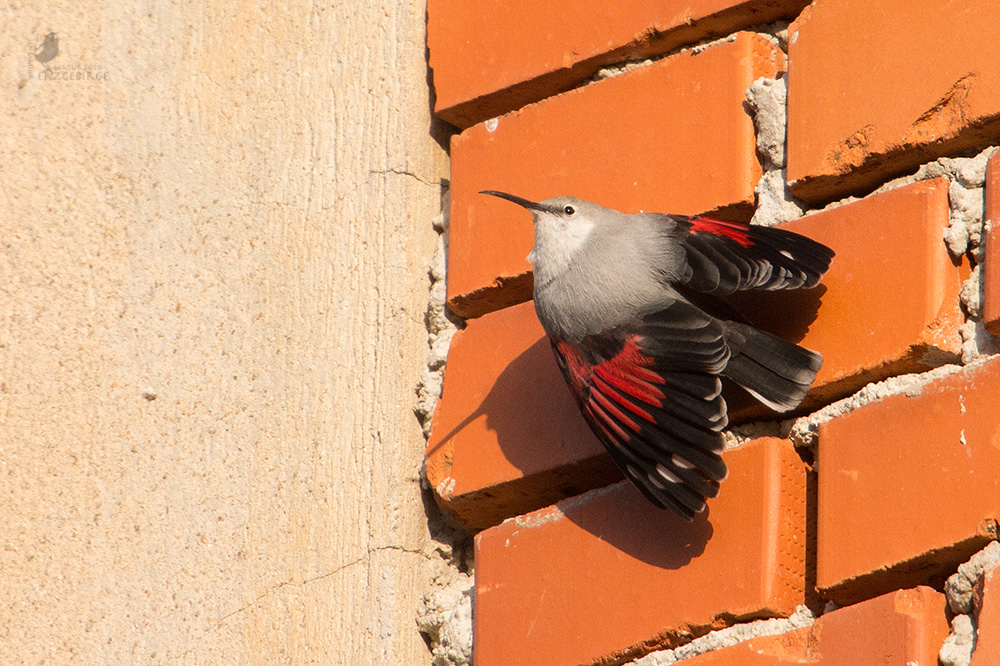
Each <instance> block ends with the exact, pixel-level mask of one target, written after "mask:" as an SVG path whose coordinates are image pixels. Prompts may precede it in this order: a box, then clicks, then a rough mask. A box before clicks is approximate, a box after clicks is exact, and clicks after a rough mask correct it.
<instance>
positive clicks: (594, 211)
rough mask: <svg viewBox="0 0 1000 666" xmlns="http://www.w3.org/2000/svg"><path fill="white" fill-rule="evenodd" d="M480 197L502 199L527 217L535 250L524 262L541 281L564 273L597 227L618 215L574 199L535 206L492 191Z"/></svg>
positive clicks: (587, 202) (593, 204)
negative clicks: (530, 223) (515, 206)
mask: <svg viewBox="0 0 1000 666" xmlns="http://www.w3.org/2000/svg"><path fill="white" fill-rule="evenodd" d="M480 194H490V195H492V196H495V197H500V198H501V199H506V200H507V201H511V202H513V203H516V204H517V205H519V206H523V207H524V208H526V209H527V210H528V212H530V213H531V217H532V218H533V219H534V223H535V247H534V249H532V251H531V254H529V255H528V261H530V262H531V263H533V264H534V265H535V274H536V277H542V278H543V280H544V279H551V278H553V277H555V276H557V275H558V274H559V273H561V272H562V271H563V270H565V269H566V268H567V267H568V266H569V264H570V262H572V260H573V258H574V257H575V256H576V255H577V253H578V252H580V250H581V249H583V247H584V246H585V244H586V242H587V239H588V238H589V237H590V235H591V234H592V233H593V231H594V230H595V229H596V228H597V227H598V226H600V225H601V224H605V223H607V222H610V221H612V220H614V219H616V218H618V217H620V216H621V215H622V214H621V213H619V212H618V211H615V210H611V209H609V208H605V207H604V206H598V205H597V204H595V203H591V202H590V201H585V200H583V199H578V198H576V197H569V196H560V197H552V198H551V199H546V200H545V201H540V202H535V201H529V200H528V199H524V198H522V197H519V196H515V195H513V194H507V193H506V192H497V191H496V190H482V191H481V192H480Z"/></svg>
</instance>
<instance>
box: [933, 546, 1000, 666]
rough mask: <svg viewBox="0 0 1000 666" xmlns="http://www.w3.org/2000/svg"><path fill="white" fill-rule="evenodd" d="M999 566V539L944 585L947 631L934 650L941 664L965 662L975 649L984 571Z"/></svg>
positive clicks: (965, 664)
mask: <svg viewBox="0 0 1000 666" xmlns="http://www.w3.org/2000/svg"><path fill="white" fill-rule="evenodd" d="M997 567H1000V543H997V542H996V541H992V542H990V544H989V545H987V546H986V547H985V548H984V549H983V550H981V551H979V552H978V553H976V554H975V555H973V556H972V558H970V559H969V561H968V562H966V563H965V564H962V565H961V566H959V567H958V571H957V572H956V573H955V574H953V575H952V576H951V577H949V578H948V581H947V582H946V583H945V585H944V594H945V598H946V599H947V600H948V608H949V610H950V611H951V612H952V613H953V614H954V616H953V617H952V619H951V632H950V633H949V635H948V637H947V638H946V639H945V640H944V643H943V644H942V646H941V650H940V652H939V653H938V660H939V662H940V664H941V666H969V662H970V660H971V659H972V655H973V653H974V652H975V649H976V638H977V636H976V631H977V629H978V626H979V613H980V611H981V610H982V604H983V583H984V577H985V575H986V573H987V572H988V571H990V570H992V569H996V568H997Z"/></svg>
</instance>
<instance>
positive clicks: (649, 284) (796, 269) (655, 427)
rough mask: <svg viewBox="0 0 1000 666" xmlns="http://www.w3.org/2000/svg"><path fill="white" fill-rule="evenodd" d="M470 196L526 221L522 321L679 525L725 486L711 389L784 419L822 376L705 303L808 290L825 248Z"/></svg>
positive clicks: (717, 408) (669, 219)
mask: <svg viewBox="0 0 1000 666" xmlns="http://www.w3.org/2000/svg"><path fill="white" fill-rule="evenodd" d="M481 194H491V195H493V196H495V197H500V198H501V199H506V200H508V201H512V202H514V203H516V204H519V205H521V206H523V207H524V208H526V209H528V211H530V212H531V215H532V217H533V218H534V223H535V247H534V249H532V251H531V254H530V255H528V260H529V261H530V262H532V264H534V271H535V295H534V296H535V311H536V312H537V313H538V318H539V319H540V320H541V322H542V327H543V328H544V329H545V332H546V333H547V334H548V336H549V341H550V342H551V343H552V349H553V350H554V351H555V355H556V360H557V361H558V363H559V367H560V368H561V369H562V373H563V376H564V377H565V378H566V382H567V383H568V384H569V386H570V388H571V389H572V391H573V394H574V395H575V396H576V400H577V402H578V403H579V405H580V410H581V411H582V412H583V417H584V418H585V419H586V420H587V423H588V424H589V425H590V427H591V429H592V430H593V431H594V433H596V435H597V437H598V439H600V440H601V442H602V443H603V444H604V446H605V447H606V448H607V450H608V453H610V454H611V458H612V459H613V460H614V461H615V463H616V464H617V465H618V467H620V468H621V470H622V472H624V473H625V476H626V477H628V478H629V479H630V480H631V481H632V483H634V484H635V485H636V487H638V488H639V490H640V491H642V493H643V495H645V496H646V497H647V498H649V500H650V501H651V502H653V503H654V504H656V505H657V506H659V507H662V508H670V509H673V510H674V511H676V512H677V513H678V514H680V515H681V516H683V517H684V518H687V519H688V520H691V519H692V518H693V517H694V515H695V514H696V513H698V512H700V511H703V510H704V509H705V499H706V498H709V497H715V496H716V495H717V494H718V492H719V482H720V481H722V480H723V479H725V478H726V474H727V470H726V464H725V462H723V460H722V457H721V455H720V454H721V452H722V448H723V443H722V434H721V433H722V429H723V428H725V427H726V425H727V424H728V418H727V416H726V403H725V401H724V400H723V398H722V382H721V381H720V377H728V378H729V379H731V380H732V381H734V382H736V383H737V384H739V385H740V386H742V387H743V388H744V389H746V390H747V391H748V392H749V393H750V394H751V395H753V396H754V397H755V398H757V399H758V400H760V401H761V402H762V403H764V404H765V405H767V406H768V407H770V408H771V409H774V410H776V411H779V412H784V411H788V410H790V409H794V408H795V407H796V406H797V405H798V404H799V403H800V402H801V401H802V399H803V398H804V397H805V395H806V392H807V391H808V390H809V386H810V385H811V384H812V382H813V379H815V377H816V373H817V372H818V371H819V368H820V366H821V365H822V364H823V358H822V357H821V356H820V355H819V354H818V353H816V352H814V351H809V350H808V349H803V348H802V347H799V346H798V345H795V344H792V343H791V342H788V341H786V340H782V339H781V338H779V337H777V336H774V335H771V334H770V333H767V332H765V331H761V330H758V329H756V328H753V327H751V326H748V325H747V324H745V323H743V322H741V321H734V320H733V317H738V315H735V313H734V312H733V311H732V309H731V308H728V307H726V306H724V305H722V304H721V303H720V302H718V299H717V298H716V297H718V296H724V295H727V294H731V293H733V292H734V291H737V290H744V289H765V290H775V289H796V288H799V287H814V286H816V284H817V283H818V282H819V279H820V277H821V276H822V275H823V273H824V272H826V270H827V268H829V266H830V261H831V260H832V259H833V256H834V253H833V250H831V249H830V248H828V247H826V246H825V245H821V244H820V243H817V242H816V241H813V240H810V239H809V238H806V237H804V236H800V235H798V234H794V233H792V232H790V231H784V230H782V229H774V228H770V227H760V226H749V225H746V224H741V223H737V222H723V221H720V220H713V219H710V218H706V217H684V216H680V215H664V214H660V213H637V214H634V215H626V214H624V213H620V212H618V211H616V210H612V209H610V208H604V207H603V206H599V205H597V204H594V203H591V202H589V201H583V200H582V199H577V198H574V197H566V196H561V197H555V198H552V199H546V200H545V201H542V202H539V203H536V202H534V201H528V200H527V199H522V198H521V197H517V196H514V195H512V194H507V193H505V192H497V191H494V190H483V191H482V192H481ZM709 312H712V313H713V314H709ZM721 313H725V314H721Z"/></svg>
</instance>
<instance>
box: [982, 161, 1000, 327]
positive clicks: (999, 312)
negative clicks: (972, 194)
mask: <svg viewBox="0 0 1000 666" xmlns="http://www.w3.org/2000/svg"><path fill="white" fill-rule="evenodd" d="M985 192H986V200H985V202H984V206H985V207H984V209H983V217H984V219H985V220H986V221H987V222H988V223H989V224H990V229H989V231H987V232H986V237H985V239H984V240H985V246H984V250H985V252H986V257H985V258H984V259H983V264H982V268H981V269H980V270H981V273H980V275H979V279H980V280H981V281H982V288H983V323H984V324H985V325H986V330H987V331H989V332H990V333H992V334H993V335H1000V153H997V154H996V155H994V156H993V157H991V158H990V161H989V164H988V165H987V166H986V190H985Z"/></svg>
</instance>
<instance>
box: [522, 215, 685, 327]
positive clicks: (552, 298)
mask: <svg viewBox="0 0 1000 666" xmlns="http://www.w3.org/2000/svg"><path fill="white" fill-rule="evenodd" d="M644 217H645V216H639V215H634V216H628V218H629V219H628V222H627V224H614V225H606V226H607V228H605V225H602V226H601V227H599V228H598V229H595V231H594V233H593V234H591V237H590V238H588V242H587V246H586V248H584V250H582V251H581V252H579V253H578V254H577V256H576V257H574V259H573V261H572V262H571V263H570V265H569V266H568V268H567V269H566V270H565V271H564V272H562V273H561V274H560V275H559V276H558V277H555V278H554V279H552V280H550V281H548V282H547V283H545V284H536V288H535V309H536V311H537V312H538V318H539V319H540V320H541V322H542V326H543V327H544V328H545V330H546V332H547V333H549V335H552V336H554V337H557V338H560V339H565V340H569V341H579V340H580V339H582V338H584V337H586V336H588V335H593V334H596V333H601V332H603V331H607V330H609V329H612V328H614V327H616V326H620V325H622V324H624V323H626V322H628V321H630V320H633V319H634V318H635V317H636V315H637V314H643V313H646V312H649V311H652V310H656V309H660V308H663V307H666V306H667V305H669V303H670V302H672V301H673V300H674V299H676V298H678V295H677V293H676V292H675V291H674V290H673V289H672V288H670V286H669V281H670V278H671V277H673V273H675V272H676V269H677V267H678V266H680V265H681V259H680V257H679V256H677V253H679V252H682V250H681V249H680V248H679V247H676V246H675V245H673V244H671V243H670V242H669V232H670V229H668V228H665V227H664V225H663V222H662V218H661V219H660V220H647V219H643V218H644Z"/></svg>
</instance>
